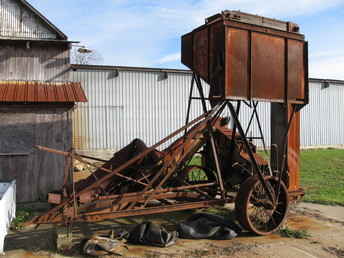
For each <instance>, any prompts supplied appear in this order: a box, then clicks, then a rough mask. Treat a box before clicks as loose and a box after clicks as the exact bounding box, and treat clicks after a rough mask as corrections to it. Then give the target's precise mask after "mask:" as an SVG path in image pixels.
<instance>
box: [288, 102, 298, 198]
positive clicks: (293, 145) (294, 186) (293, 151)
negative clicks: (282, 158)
mask: <svg viewBox="0 0 344 258" xmlns="http://www.w3.org/2000/svg"><path fill="white" fill-rule="evenodd" d="M291 111H292V107H291V105H289V107H288V118H290V116H291ZM300 116H301V115H300V112H297V113H295V114H294V117H293V121H292V122H291V125H290V129H289V134H288V158H287V160H288V170H289V190H290V191H294V190H298V189H299V188H300Z"/></svg>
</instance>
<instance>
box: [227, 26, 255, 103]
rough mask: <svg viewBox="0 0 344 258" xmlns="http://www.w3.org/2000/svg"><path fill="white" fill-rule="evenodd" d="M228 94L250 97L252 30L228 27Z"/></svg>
mask: <svg viewBox="0 0 344 258" xmlns="http://www.w3.org/2000/svg"><path fill="white" fill-rule="evenodd" d="M226 36H227V46H226V48H227V52H226V62H227V66H226V96H237V97H244V98H249V97H250V95H251V94H250V68H251V63H250V58H251V51H250V46H251V43H250V32H249V31H247V30H240V29H235V28H228V29H227V35H226Z"/></svg>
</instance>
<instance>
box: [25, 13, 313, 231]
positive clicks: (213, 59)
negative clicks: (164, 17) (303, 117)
mask: <svg viewBox="0 0 344 258" xmlns="http://www.w3.org/2000/svg"><path fill="white" fill-rule="evenodd" d="M307 60H308V57H307V42H305V40H304V36H303V35H302V34H300V33H299V27H298V26H297V25H296V24H294V23H290V22H282V21H278V20H274V19H269V18H265V17H261V16H255V15H250V14H245V13H242V12H237V11H224V12H222V13H220V14H217V15H214V16H212V17H209V18H208V19H206V22H205V24H204V25H203V26H201V27H199V28H197V29H195V30H193V31H192V32H190V33H188V34H186V35H184V36H183V37H182V62H183V63H184V64H185V65H186V66H188V67H189V68H190V69H191V70H192V71H193V76H192V82H191V90H190V96H189V102H188V110H187V116H186V117H187V118H186V123H185V126H183V127H182V128H180V129H179V130H177V131H176V132H174V133H172V134H171V135H170V136H168V137H166V138H165V139H163V140H161V141H160V142H158V143H156V144H155V145H153V146H151V147H147V146H146V145H145V144H144V142H142V141H141V140H139V139H136V140H134V141H133V142H131V143H130V144H129V145H127V146H126V147H124V148H123V149H121V150H120V151H118V152H117V153H115V154H114V156H113V158H112V159H110V160H108V161H106V162H105V164H104V165H103V166H101V167H98V168H96V170H95V172H94V173H92V174H91V175H90V176H89V177H88V178H86V179H84V180H81V181H79V182H76V183H74V182H73V180H72V173H73V170H72V169H71V168H72V160H73V159H76V160H79V161H82V162H85V163H86V164H89V165H92V163H90V162H89V160H90V159H95V158H91V157H88V156H83V155H78V154H77V153H75V152H74V151H70V152H63V151H58V150H53V149H49V148H47V147H42V146H38V148H39V149H41V150H44V151H49V152H53V153H55V154H60V155H64V156H66V161H67V162H66V164H67V166H66V168H65V183H64V186H63V188H62V189H61V191H59V192H56V193H51V194H49V197H48V199H49V202H50V203H52V204H53V205H54V206H53V207H52V208H51V210H49V211H48V212H47V213H46V214H43V215H41V216H39V217H36V218H34V219H33V220H32V221H31V223H33V224H45V223H66V224H68V223H72V222H75V221H88V222H94V221H101V220H105V219H114V218H121V217H128V216H136V215H146V214H155V213H164V212H172V211H180V210H187V209H197V208H205V207H209V206H213V205H224V204H226V203H229V202H235V210H236V214H237V218H238V221H239V222H240V224H241V225H242V226H243V227H244V228H245V229H247V230H249V231H252V232H254V233H256V234H260V235H266V234H270V233H271V232H273V231H275V230H276V229H278V228H279V227H280V226H281V224H282V223H283V221H284V220H285V218H286V215H287V212H288V205H289V203H290V202H291V201H293V200H297V199H298V198H300V197H301V196H302V195H303V191H302V189H301V188H300V186H299V132H300V127H299V124H300V115H299V111H300V109H301V108H302V107H303V106H304V105H306V104H307V103H308V63H307V62H308V61H307ZM204 81H205V82H206V83H207V84H208V85H209V86H210V90H209V95H208V96H207V97H206V96H205V90H204V88H205V87H204V86H203V85H202V83H203V84H204ZM195 90H197V91H198V97H195V96H194V91H195ZM193 100H199V101H200V102H201V104H202V107H203V111H204V112H203V114H202V115H201V116H200V117H198V118H196V119H194V120H192V121H190V120H191V118H190V106H191V102H192V101H193ZM261 101H265V102H270V103H271V126H270V129H271V147H270V158H263V156H261V155H259V154H258V153H257V152H256V146H255V145H254V144H253V141H252V140H253V139H256V140H257V139H260V140H262V142H263V146H264V149H266V148H267V147H266V146H265V145H266V141H265V139H264V137H263V133H262V125H261V122H260V120H259V115H258V111H257V106H258V103H259V102H261ZM242 105H246V106H247V107H249V108H250V110H251V111H252V115H251V118H250V121H249V123H248V126H247V128H245V129H244V128H243V125H242V123H241V121H240V120H239V116H240V111H241V110H242ZM225 110H227V111H228V110H229V114H230V116H229V117H223V114H224V112H225ZM253 121H255V122H256V123H257V124H258V128H259V132H260V135H259V136H258V137H248V132H249V130H250V127H251V126H252V124H253ZM229 124H231V125H232V126H229ZM171 139H176V140H174V142H173V143H172V144H171V145H170V146H169V147H167V148H166V149H164V150H158V148H159V146H161V145H162V144H164V143H166V142H167V141H170V140H171ZM195 157H196V158H195ZM85 158H86V159H87V160H85ZM195 159H198V160H199V164H197V165H194V163H193V162H192V160H195ZM95 160H98V159H95Z"/></svg>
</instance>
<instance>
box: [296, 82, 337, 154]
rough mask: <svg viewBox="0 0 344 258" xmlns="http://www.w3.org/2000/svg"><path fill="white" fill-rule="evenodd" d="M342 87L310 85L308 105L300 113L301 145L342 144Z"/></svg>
mask: <svg viewBox="0 0 344 258" xmlns="http://www.w3.org/2000/svg"><path fill="white" fill-rule="evenodd" d="M343 99H344V86H343V85H335V84H331V85H330V87H328V88H324V89H322V85H321V83H311V84H310V104H309V105H307V106H306V107H305V108H304V109H303V110H302V113H301V145H302V146H307V147H312V146H323V145H325V146H327V145H343V144H344V115H343V111H344V102H343Z"/></svg>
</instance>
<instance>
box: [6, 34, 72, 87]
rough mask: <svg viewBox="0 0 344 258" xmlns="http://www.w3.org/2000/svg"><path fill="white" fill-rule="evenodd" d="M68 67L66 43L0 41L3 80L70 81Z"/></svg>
mask: <svg viewBox="0 0 344 258" xmlns="http://www.w3.org/2000/svg"><path fill="white" fill-rule="evenodd" d="M0 41H1V40H0ZM68 70H69V49H68V47H67V45H63V46H54V45H51V46H46V45H41V44H40V43H32V44H31V47H30V48H29V49H28V48H26V44H25V42H20V43H19V42H18V43H13V42H6V41H5V42H0V80H28V81H32V80H39V81H49V82H50V81H68V80H69V73H68Z"/></svg>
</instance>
